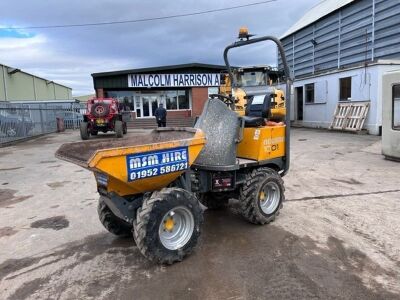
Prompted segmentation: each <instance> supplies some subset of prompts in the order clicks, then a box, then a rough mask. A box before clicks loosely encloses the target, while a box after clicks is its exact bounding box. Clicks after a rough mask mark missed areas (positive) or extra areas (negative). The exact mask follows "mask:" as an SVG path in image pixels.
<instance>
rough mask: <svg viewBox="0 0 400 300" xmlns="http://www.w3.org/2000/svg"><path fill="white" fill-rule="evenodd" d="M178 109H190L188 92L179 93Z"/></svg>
mask: <svg viewBox="0 0 400 300" xmlns="http://www.w3.org/2000/svg"><path fill="white" fill-rule="evenodd" d="M178 109H189V97H188V93H187V91H178Z"/></svg>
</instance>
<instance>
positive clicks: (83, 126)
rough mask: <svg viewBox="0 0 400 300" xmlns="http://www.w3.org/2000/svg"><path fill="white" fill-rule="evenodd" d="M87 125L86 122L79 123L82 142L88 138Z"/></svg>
mask: <svg viewBox="0 0 400 300" xmlns="http://www.w3.org/2000/svg"><path fill="white" fill-rule="evenodd" d="M88 125H89V124H88V122H81V125H80V131H81V139H82V140H88V139H89V137H90V134H89V129H88Z"/></svg>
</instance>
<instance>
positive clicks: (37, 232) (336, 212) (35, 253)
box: [0, 129, 400, 299]
mask: <svg viewBox="0 0 400 300" xmlns="http://www.w3.org/2000/svg"><path fill="white" fill-rule="evenodd" d="M143 133H144V132H143V131H141V132H136V133H129V134H130V135H133V134H143ZM98 138H99V139H101V138H103V137H102V136H99V137H98ZM77 140H79V136H78V133H77V132H72V131H68V132H65V133H62V134H52V135H48V136H45V137H41V138H38V139H35V140H31V141H28V142H25V143H21V144H18V145H15V146H12V147H7V148H1V149H0V215H1V218H0V295H1V298H2V299H26V298H28V299H109V298H114V299H169V298H175V299H176V298H177V299H188V298H190V299H205V298H207V299H266V298H269V299H301V298H303V299H304V298H306V299H333V298H335V299H400V283H399V282H400V239H399V238H398V232H400V218H399V213H400V164H399V163H395V162H391V161H387V160H384V159H383V157H382V156H381V154H380V138H379V137H375V136H368V135H353V134H341V133H334V132H328V131H322V130H321V131H319V130H306V129H294V130H293V133H292V164H291V170H290V172H289V175H287V176H286V177H285V178H284V179H285V185H286V202H285V203H284V207H283V210H282V213H281V214H280V216H279V217H278V218H277V220H276V221H275V222H274V223H273V224H271V225H267V226H255V225H251V224H248V223H246V222H245V221H244V220H242V218H241V217H240V216H239V215H238V214H237V212H236V205H237V203H236V202H235V201H234V200H232V201H231V208H230V209H228V210H225V211H218V212H213V211H206V212H205V224H204V228H203V233H202V239H201V242H200V244H199V246H198V248H197V249H196V251H195V252H194V253H193V254H192V255H191V256H190V257H188V258H187V259H186V260H185V261H184V262H182V263H178V264H175V265H173V266H170V267H164V266H158V265H154V264H152V263H150V262H148V261H147V260H146V259H144V258H143V257H142V256H141V254H140V253H139V251H138V250H137V248H136V246H135V244H134V242H133V240H132V239H130V238H128V239H118V238H115V237H114V236H112V235H111V234H109V233H108V232H106V231H105V230H104V229H103V227H102V225H101V224H100V222H99V221H98V219H97V212H96V206H97V199H98V195H97V193H96V184H95V181H94V178H93V176H92V174H91V173H90V172H89V171H86V170H84V169H82V168H80V167H78V166H75V165H73V164H69V163H67V162H63V161H60V160H57V159H56V158H54V152H55V151H56V149H57V148H58V147H59V146H60V145H61V144H62V143H65V142H71V141H77Z"/></svg>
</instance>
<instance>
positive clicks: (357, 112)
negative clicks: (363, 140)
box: [330, 101, 371, 131]
mask: <svg viewBox="0 0 400 300" xmlns="http://www.w3.org/2000/svg"><path fill="white" fill-rule="evenodd" d="M370 104H371V103H370V101H357V102H345V103H340V102H339V103H338V105H337V106H336V110H335V113H334V115H333V121H332V124H331V126H330V129H335V130H346V131H361V130H362V129H363V126H364V123H365V119H366V117H367V115H368V112H369V107H370Z"/></svg>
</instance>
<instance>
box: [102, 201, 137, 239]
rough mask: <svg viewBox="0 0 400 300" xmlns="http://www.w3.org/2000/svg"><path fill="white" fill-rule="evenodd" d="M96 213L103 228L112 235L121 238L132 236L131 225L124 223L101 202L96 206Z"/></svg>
mask: <svg viewBox="0 0 400 300" xmlns="http://www.w3.org/2000/svg"><path fill="white" fill-rule="evenodd" d="M97 213H98V214H99V219H100V222H101V224H103V226H104V228H105V229H107V230H108V231H109V232H111V233H112V234H114V235H117V236H121V237H128V236H131V234H132V225H129V224H128V223H127V222H124V221H123V220H121V219H120V218H118V217H117V216H116V215H114V214H113V212H112V211H111V210H110V209H109V208H108V206H107V205H106V204H105V203H104V202H103V201H101V200H99V205H98V206H97Z"/></svg>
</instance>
